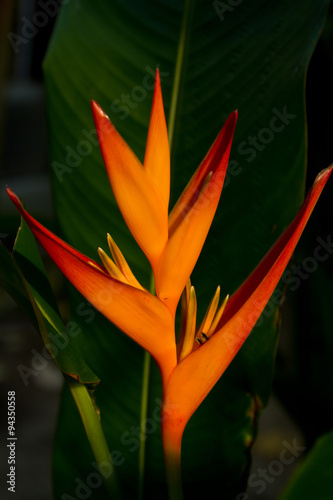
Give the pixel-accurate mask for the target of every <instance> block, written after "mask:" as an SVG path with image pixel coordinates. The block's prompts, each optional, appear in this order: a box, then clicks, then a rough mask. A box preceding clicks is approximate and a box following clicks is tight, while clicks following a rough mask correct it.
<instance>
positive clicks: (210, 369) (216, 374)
mask: <svg viewBox="0 0 333 500" xmlns="http://www.w3.org/2000/svg"><path fill="white" fill-rule="evenodd" d="M332 170H333V166H330V167H329V168H327V169H325V170H323V171H322V172H321V173H320V174H319V175H318V176H317V178H316V179H315V182H314V185H313V187H312V189H311V191H310V192H309V194H308V196H307V197H306V199H305V201H304V203H303V205H302V207H301V209H300V210H299V212H298V214H297V215H296V217H295V218H294V220H293V221H292V222H291V224H290V225H289V226H288V227H287V229H286V230H285V231H284V232H283V233H282V235H281V236H280V238H279V239H278V240H277V241H276V243H275V244H274V245H273V247H272V248H271V249H270V250H269V252H268V253H267V254H266V256H265V257H264V258H263V259H262V261H261V262H260V263H259V264H258V266H257V267H256V269H255V270H254V271H253V272H252V273H251V274H250V276H249V277H248V278H247V279H246V281H245V282H244V283H243V284H242V285H241V286H240V288H239V289H238V290H237V291H236V292H235V293H234V294H233V295H232V296H231V297H230V299H229V300H228V297H226V298H225V299H224V301H223V302H222V305H221V306H220V308H219V309H218V302H219V293H220V292H219V288H218V289H217V292H216V294H215V295H214V297H213V299H212V301H211V303H210V305H209V307H208V310H207V313H206V316H205V318H204V320H203V322H202V323H201V325H200V327H199V328H196V326H195V314H196V298H195V292H194V288H193V287H191V284H190V283H188V284H187V288H186V290H185V292H184V296H183V308H182V313H183V314H182V316H183V321H182V324H181V335H180V337H179V345H178V364H177V366H176V368H175V369H174V370H173V371H172V373H171V376H170V377H169V379H168V381H167V383H166V385H165V386H164V399H165V401H167V403H168V404H167V405H166V406H165V415H164V418H162V437H163V442H164V450H165V456H166V461H169V465H168V469H169V471H170V474H171V475H172V476H173V478H174V476H175V474H177V471H179V470H180V449H181V440H182V435H183V431H184V429H185V426H186V424H187V422H188V420H189V418H190V417H191V415H193V413H194V412H195V410H196V409H197V408H198V406H199V405H200V404H201V402H202V401H203V400H204V398H205V397H206V396H207V394H208V393H209V391H210V390H211V389H212V387H213V386H214V385H215V384H216V382H217V381H218V380H219V378H220V377H221V375H222V374H223V372H224V371H225V370H226V368H227V367H228V366H229V364H230V363H231V361H232V360H233V358H234V357H235V355H236V354H237V352H238V351H239V349H240V348H241V346H242V345H243V343H244V341H245V340H246V339H247V337H248V335H249V334H250V332H251V331H252V329H253V327H254V326H255V324H256V322H257V320H258V319H259V317H260V315H261V313H262V312H263V310H264V308H265V306H266V304H267V302H268V301H269V299H270V296H271V295H272V293H273V291H274V289H275V287H276V286H277V284H278V282H279V280H280V278H281V276H282V274H283V271H284V269H285V268H286V266H287V264H288V261H289V260H290V258H291V256H292V254H293V252H294V249H295V247H296V245H297V242H298V240H299V238H300V236H301V234H302V232H303V229H304V227H305V225H306V223H307V221H308V219H309V217H310V215H311V212H312V210H313V208H314V206H315V204H316V202H317V200H318V198H319V196H320V194H321V192H322V190H323V188H324V186H325V184H326V182H327V180H328V178H329V176H330V174H331V172H332ZM173 480H174V479H173Z"/></svg>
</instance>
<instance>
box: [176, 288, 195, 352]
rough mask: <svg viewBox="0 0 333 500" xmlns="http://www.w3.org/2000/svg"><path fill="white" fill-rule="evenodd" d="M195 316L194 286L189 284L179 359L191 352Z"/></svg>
mask: <svg viewBox="0 0 333 500" xmlns="http://www.w3.org/2000/svg"><path fill="white" fill-rule="evenodd" d="M196 318H197V299H196V295H195V290H194V286H191V288H190V291H189V300H188V304H187V318H186V328H185V334H184V340H183V345H182V349H181V351H180V355H179V361H182V360H183V359H184V358H186V356H188V355H189V354H190V353H191V352H192V349H193V343H194V336H195V325H196Z"/></svg>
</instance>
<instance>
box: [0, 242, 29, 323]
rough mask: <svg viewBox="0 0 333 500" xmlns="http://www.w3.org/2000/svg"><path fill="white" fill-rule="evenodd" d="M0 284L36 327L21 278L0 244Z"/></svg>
mask: <svg viewBox="0 0 333 500" xmlns="http://www.w3.org/2000/svg"><path fill="white" fill-rule="evenodd" d="M0 284H1V286H2V287H3V288H4V289H5V290H6V291H7V292H8V293H9V295H10V296H11V297H12V298H13V299H14V300H15V302H16V303H17V304H18V305H19V306H20V307H21V308H22V310H23V311H24V312H25V313H26V314H27V316H28V318H29V319H30V321H31V322H32V323H34V324H35V326H36V325H37V323H36V318H35V314H34V310H33V307H32V305H31V302H30V298H29V295H28V292H27V289H26V287H25V284H24V280H23V277H22V275H21V273H20V271H19V269H18V268H17V266H16V263H15V261H14V259H13V257H12V254H11V253H10V252H9V251H8V250H7V248H6V247H5V246H4V245H3V243H1V242H0Z"/></svg>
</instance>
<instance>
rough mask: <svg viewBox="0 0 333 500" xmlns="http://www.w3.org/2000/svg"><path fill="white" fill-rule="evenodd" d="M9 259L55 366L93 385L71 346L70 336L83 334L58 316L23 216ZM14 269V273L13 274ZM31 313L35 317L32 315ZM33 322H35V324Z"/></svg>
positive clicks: (18, 300) (42, 267)
mask: <svg viewBox="0 0 333 500" xmlns="http://www.w3.org/2000/svg"><path fill="white" fill-rule="evenodd" d="M9 259H10V261H11V262H12V266H11V268H10V267H9V266H8V269H12V274H13V275H14V276H15V277H16V281H17V280H18V277H20V278H21V286H22V289H20V293H21V294H22V293H23V291H21V290H24V291H25V295H24V299H25V301H27V300H29V301H30V302H29V306H27V305H26V302H24V304H23V305H24V307H25V308H26V309H28V311H29V313H30V317H32V318H33V320H34V322H35V324H36V320H37V325H38V328H39V331H40V333H41V336H42V338H43V341H44V344H45V345H46V347H47V349H48V350H49V352H50V354H51V355H52V357H53V359H54V361H55V362H56V364H57V366H58V368H59V369H60V370H61V371H62V372H63V373H64V374H66V375H69V376H71V377H74V378H75V379H76V380H79V381H80V382H82V383H86V384H91V385H92V386H94V385H96V384H97V383H98V382H99V379H98V378H97V377H96V375H95V374H94V373H93V372H92V370H91V369H90V368H89V366H88V365H87V364H86V362H85V360H84V358H83V357H82V356H81V355H80V352H77V351H76V350H75V349H73V343H72V338H75V337H77V336H79V337H80V336H82V332H81V331H80V329H79V327H78V325H76V324H75V323H74V322H70V323H69V324H67V326H65V325H64V323H63V321H62V318H61V316H60V313H59V310H58V306H57V303H56V299H55V296H54V293H53V290H52V288H51V285H50V283H49V281H48V279H47V276H46V274H45V269H44V264H43V262H42V259H41V257H40V253H39V250H38V246H37V243H36V241H35V238H34V237H33V235H32V233H31V231H30V229H29V228H28V226H27V224H26V223H25V222H24V221H23V220H22V222H21V227H20V228H19V231H18V234H17V237H16V240H15V245H14V249H13V254H12V256H9V255H8V257H7V261H8V260H9ZM14 273H15V274H14ZM7 291H8V292H9V293H10V294H11V295H12V296H13V298H14V299H15V300H17V302H18V303H19V305H22V299H20V297H18V296H17V293H18V292H17V290H16V293H15V289H13V288H12V289H11V288H10V287H9V286H7ZM32 312H33V313H34V317H33V315H32ZM35 326H36V325H35Z"/></svg>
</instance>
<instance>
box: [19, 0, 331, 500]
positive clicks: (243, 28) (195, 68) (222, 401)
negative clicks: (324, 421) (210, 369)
mask: <svg viewBox="0 0 333 500" xmlns="http://www.w3.org/2000/svg"><path fill="white" fill-rule="evenodd" d="M327 4H328V1H326V0H320V1H317V2H312V1H311V0H302V1H301V0H295V1H294V2H285V1H282V0H279V1H276V2H274V3H273V2H266V1H263V0H253V1H252V2H230V3H228V2H217V1H214V2H211V1H205V0H202V1H199V0H198V1H197V2H195V1H187V2H185V4H183V3H182V2H176V1H168V2H166V1H156V2H149V1H146V0H144V1H143V0H142V1H140V2H135V1H130V0H127V1H122V2H120V1H113V2H108V1H107V0H96V1H95V2H90V1H89V0H78V1H76V0H72V1H71V2H67V3H66V4H65V5H64V6H63V8H62V10H61V13H60V17H59V19H58V22H57V25H56V29H55V32H54V35H53V38H52V41H51V44H50V46H49V50H48V54H47V57H46V60H45V63H44V69H45V79H46V88H47V100H48V113H49V134H50V158H51V172H52V177H53V193H54V202H55V207H56V212H57V217H58V220H59V224H60V227H61V231H62V236H63V237H64V238H65V239H66V240H67V241H69V242H70V243H71V244H72V245H74V246H75V247H76V248H78V249H79V250H80V251H82V252H84V253H86V254H88V255H89V256H91V257H92V258H96V257H97V247H98V246H102V247H105V246H106V233H107V232H108V231H109V232H111V234H112V236H113V237H114V238H115V240H116V241H117V244H118V245H119V246H120V248H121V249H122V250H123V251H124V253H125V255H126V257H127V259H128V260H129V262H130V264H131V265H132V267H133V269H134V270H135V272H136V274H137V276H138V277H139V279H141V281H142V282H143V284H145V285H146V286H148V283H149V267H148V265H147V261H146V259H145V257H144V256H143V255H142V253H141V251H140V250H139V249H138V248H137V246H136V244H135V243H134V242H133V239H132V237H131V235H130V234H129V232H128V230H127V229H126V227H125V225H124V222H123V220H122V218H121V216H120V213H119V211H118V209H117V206H116V204H115V201H114V198H113V196H112V193H111V189H110V187H109V185H108V181H107V177H106V173H105V170H104V167H103V164H102V159H101V155H100V152H99V148H98V144H97V140H96V134H95V132H94V126H93V121H92V117H91V113H90V107H89V100H90V99H95V100H97V102H99V103H100V105H101V106H102V107H103V108H104V110H105V111H106V112H107V113H108V114H109V115H110V117H111V119H112V121H113V122H114V124H115V126H116V127H117V128H118V130H119V131H120V132H121V133H122V135H123V136H124V137H125V139H126V140H127V142H128V143H129V144H130V146H131V147H132V148H133V150H134V151H135V152H136V154H137V155H138V156H139V158H140V159H142V158H143V154H144V146H145V139H146V133H147V127H148V121H149V113H150V106H151V99H152V88H153V73H154V70H155V68H156V66H159V67H160V71H161V78H162V89H163V94H164V101H165V108H166V115H167V117H169V118H168V122H169V132H170V141H171V148H172V199H171V204H172V203H173V202H174V201H175V199H176V198H177V197H178V195H179V194H180V192H181V190H182V189H183V187H184V186H185V184H186V182H187V181H188V179H189V178H190V175H191V173H192V172H193V171H194V170H195V168H196V167H197V165H198V164H199V162H200V161H201V159H202V157H203V156H204V154H205V153H206V151H207V149H208V147H209V146H210V144H211V143H212V141H213V139H214V138H215V136H216V134H217V133H218V131H219V128H220V127H221V126H222V124H223V121H224V119H225V118H226V116H227V115H228V113H229V112H230V111H232V110H233V109H235V108H238V109H239V122H238V126H237V131H236V136H235V140H234V147H233V150H232V156H231V158H232V160H231V163H230V165H229V175H228V177H227V182H226V187H225V190H224V192H223V195H222V200H221V205H220V207H219V210H218V214H217V217H216V219H215V221H214V224H213V226H212V229H211V232H210V235H209V238H208V240H207V242H206V244H205V247H204V250H203V252H202V255H201V257H200V259H199V262H198V265H197V267H196V269H195V272H194V274H193V283H194V285H195V286H196V289H197V292H198V301H199V311H198V312H199V317H200V315H201V314H202V313H203V309H204V308H205V307H206V306H207V304H208V302H209V300H210V297H211V295H212V294H213V292H214V290H215V287H216V286H217V285H218V284H219V283H220V284H221V290H222V293H225V294H227V293H230V292H233V291H234V290H235V289H236V288H237V287H238V286H239V284H240V283H241V282H242V280H243V279H244V278H245V277H246V276H247V275H248V273H249V272H250V271H251V270H252V268H253V267H254V266H255V264H256V263H257V262H258V261H259V260H260V258H261V257H262V256H263V255H264V253H265V251H266V250H267V249H268V248H269V246H270V245H271V244H272V243H273V242H274V241H275V239H276V238H277V237H278V235H279V234H280V233H281V231H282V230H283V229H284V227H285V226H286V225H287V223H288V222H289V221H290V219H291V218H292V216H293V215H294V214H295V212H296V211H297V209H298V208H299V206H300V203H301V200H302V198H303V195H304V180H305V169H306V158H305V153H306V140H305V133H306V123H305V109H304V83H305V74H306V69H307V65H308V62H309V59H310V56H311V53H312V51H313V49H314V46H315V43H316V40H317V39H318V37H319V34H320V30H321V28H322V26H323V22H324V17H325V12H326V8H327ZM28 208H29V207H28ZM70 302H71V305H72V319H74V320H75V321H76V322H77V323H79V324H80V327H81V329H82V332H83V334H82V335H80V338H77V339H75V341H76V342H78V343H79V344H80V346H79V347H78V352H83V353H84V355H85V357H86V359H87V362H88V364H89V366H91V368H92V370H93V371H94V372H95V373H96V374H97V376H98V377H99V378H100V379H101V383H100V384H99V386H98V388H97V389H96V399H97V403H98V406H99V407H100V410H101V419H102V424H103V428H104V430H105V434H106V436H107V440H108V443H109V446H110V448H111V449H113V450H117V451H118V452H119V453H118V456H117V461H116V464H118V466H117V467H115V469H116V470H115V473H116V474H117V475H118V476H119V479H120V481H121V483H122V487H123V489H124V498H136V495H137V491H138V463H139V453H140V448H141V446H140V445H142V444H143V445H144V446H145V447H146V466H145V492H144V493H145V494H144V498H161V499H162V498H164V497H166V493H165V479H164V472H163V456H162V450H161V442H160V433H159V422H158V407H159V402H160V397H161V393H160V382H159V374H158V372H157V369H156V367H155V366H153V365H152V366H151V371H150V377H149V387H148V389H149V404H148V409H147V412H146V414H145V416H142V415H141V416H140V405H141V399H142V391H143V390H144V389H145V388H144V387H143V385H144V384H143V367H144V354H143V352H142V350H141V349H140V348H138V347H137V346H136V345H134V343H133V342H131V341H130V340H128V339H127V338H126V337H125V335H124V334H122V333H121V332H119V331H117V330H116V329H115V328H113V327H112V325H110V324H109V323H108V322H107V321H105V319H104V318H102V317H100V315H98V314H97V313H96V314H95V315H94V319H93V321H91V315H90V316H86V317H85V315H84V314H83V312H82V308H80V304H81V303H82V298H80V297H79V296H78V295H77V293H76V292H75V291H73V290H72V289H70ZM278 305H279V299H278V298H275V300H273V302H271V303H270V305H269V307H268V308H267V309H266V311H265V313H264V318H263V320H261V321H260V322H259V323H260V326H258V327H256V328H255V329H254V332H253V333H252V334H251V336H250V338H249V340H248V341H247V342H246V344H245V346H244V348H243V349H242V350H241V352H240V354H239V355H238V356H237V358H236V360H235V361H234V362H233V363H232V365H231V366H230V368H229V369H228V370H227V372H226V374H225V375H224V376H223V378H222V380H221V381H220V382H219V383H218V384H217V386H216V387H215V388H214V389H213V391H212V392H211V394H210V395H209V397H208V398H207V399H206V401H205V402H204V403H203V405H202V406H201V407H200V408H199V409H198V411H197V412H196V414H195V415H194V416H193V418H192V419H191V421H190V423H189V425H188V428H187V429H186V431H185V435H184V442H183V476H184V484H185V491H186V493H188V494H189V495H190V494H192V497H193V495H194V492H195V494H196V496H197V495H199V494H205V495H206V496H207V495H208V496H209V497H210V498H214V494H213V492H214V491H216V489H217V491H218V494H217V497H218V498H221V497H223V498H225V499H228V498H235V497H236V495H237V494H238V493H240V492H242V491H244V489H245V487H246V478H247V472H248V467H249V463H250V448H251V445H252V443H253V440H254V438H255V435H256V430H257V421H258V418H257V417H258V413H259V411H260V408H261V407H262V406H263V405H265V404H266V403H267V399H268V396H269V392H270V386H271V378H272V372H273V363H274V353H275V349H276V342H277V336H278V317H279V310H278ZM142 418H143V421H142V426H143V430H144V429H145V425H146V434H145V435H144V438H145V439H141V443H140V437H139V436H140V433H139V431H138V427H139V426H140V419H141V420H142ZM141 438H142V435H141ZM55 457H56V460H55V498H57V499H58V498H62V499H67V500H68V499H69V498H83V497H82V495H84V494H85V495H90V494H91V493H93V495H94V496H93V498H98V499H103V498H105V497H104V493H103V491H102V489H101V487H99V484H98V482H95V483H94V482H93V480H92V479H91V477H92V476H91V474H92V473H93V472H96V469H95V468H94V466H93V462H94V459H93V457H92V456H91V454H90V451H89V447H88V445H87V442H86V439H85V437H84V435H83V433H82V429H81V426H80V423H79V421H78V416H77V414H76V412H75V408H74V406H73V403H72V402H71V400H70V398H69V397H68V394H66V393H65V394H64V397H63V402H62V408H61V412H60V418H59V428H58V433H57V440H56V448H55ZM89 492H90V493H89ZM79 495H81V497H80V496H79ZM215 497H216V493H215Z"/></svg>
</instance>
